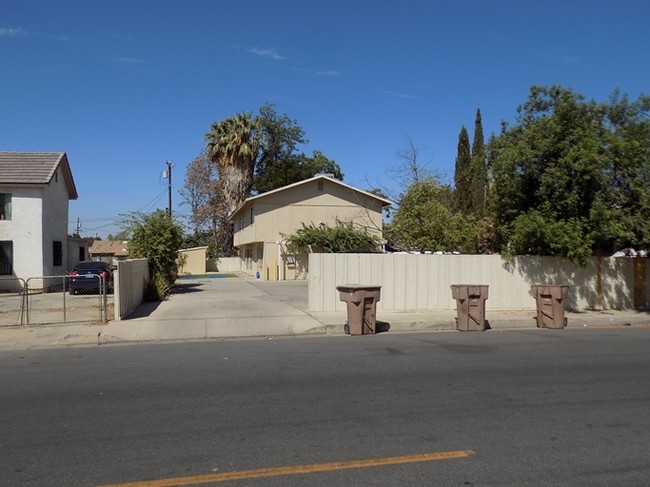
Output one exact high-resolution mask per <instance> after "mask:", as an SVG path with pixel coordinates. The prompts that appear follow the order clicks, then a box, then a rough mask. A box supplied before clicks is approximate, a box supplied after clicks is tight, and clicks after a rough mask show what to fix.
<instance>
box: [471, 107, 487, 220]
mask: <svg viewBox="0 0 650 487" xmlns="http://www.w3.org/2000/svg"><path fill="white" fill-rule="evenodd" d="M471 158H472V160H471V164H470V172H471V173H470V177H469V179H470V181H471V194H472V203H471V205H470V210H471V211H472V213H482V212H483V211H484V210H485V207H486V201H487V187H488V177H487V166H486V161H485V139H484V137H483V121H482V119H481V109H480V108H479V109H477V110H476V120H475V121H474V140H473V141H472V155H471Z"/></svg>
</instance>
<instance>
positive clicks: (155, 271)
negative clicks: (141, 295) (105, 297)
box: [121, 210, 183, 298]
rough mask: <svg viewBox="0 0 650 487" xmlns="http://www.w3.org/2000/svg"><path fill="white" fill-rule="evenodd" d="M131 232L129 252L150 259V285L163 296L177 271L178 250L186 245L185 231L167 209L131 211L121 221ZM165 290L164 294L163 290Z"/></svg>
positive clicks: (159, 295)
mask: <svg viewBox="0 0 650 487" xmlns="http://www.w3.org/2000/svg"><path fill="white" fill-rule="evenodd" d="M121 225H122V226H123V227H124V228H125V230H126V231H127V232H128V233H129V234H130V235H131V239H130V240H129V254H130V255H131V256H132V257H135V258H144V259H147V261H148V262H149V271H150V273H151V281H152V284H151V286H152V287H153V288H154V289H155V290H157V291H158V297H160V298H164V295H165V294H166V292H167V290H169V288H171V286H172V285H173V284H174V281H175V280H176V277H177V275H178V250H179V249H180V248H182V245H183V232H182V229H181V227H180V225H178V224H177V223H175V222H174V221H173V219H172V218H171V217H170V216H169V215H168V214H167V213H166V212H164V211H160V210H158V211H155V212H153V213H149V214H142V213H132V214H130V215H129V216H127V217H126V219H125V220H123V221H122V222H121ZM160 291H164V292H165V293H164V294H160Z"/></svg>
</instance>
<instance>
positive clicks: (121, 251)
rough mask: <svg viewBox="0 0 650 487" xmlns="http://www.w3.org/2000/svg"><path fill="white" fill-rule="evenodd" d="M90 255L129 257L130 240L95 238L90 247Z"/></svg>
mask: <svg viewBox="0 0 650 487" xmlns="http://www.w3.org/2000/svg"><path fill="white" fill-rule="evenodd" d="M88 253H89V254H90V255H113V256H115V257H128V255H129V242H128V241H127V240H95V241H94V242H93V243H92V245H91V246H90V247H88Z"/></svg>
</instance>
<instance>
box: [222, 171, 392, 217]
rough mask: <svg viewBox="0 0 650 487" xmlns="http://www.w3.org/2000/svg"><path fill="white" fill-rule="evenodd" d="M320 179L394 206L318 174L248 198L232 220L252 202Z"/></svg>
mask: <svg viewBox="0 0 650 487" xmlns="http://www.w3.org/2000/svg"><path fill="white" fill-rule="evenodd" d="M319 179H325V180H327V181H328V182H332V183H335V184H338V185H339V186H342V187H344V188H347V189H350V190H352V191H355V192H357V193H361V194H365V195H366V196H368V197H370V198H374V199H376V200H377V201H381V204H382V206H390V205H392V204H393V203H392V202H391V201H390V200H387V199H386V198H382V197H381V196H377V195H376V194H372V193H369V192H368V191H364V190H362V189H359V188H355V187H354V186H350V185H349V184H345V183H344V182H342V181H339V180H338V179H334V178H333V177H331V175H328V174H316V176H314V177H312V178H309V179H303V180H302V181H298V182H297V183H293V184H288V185H286V186H282V187H281V188H276V189H273V190H271V191H267V192H266V193H261V194H258V195H256V196H251V197H250V198H246V200H245V201H244V202H243V203H242V204H241V205H240V206H239V207H238V208H237V209H236V210H235V211H234V212H233V213H232V215H231V218H232V216H234V215H236V214H237V213H238V212H239V210H241V209H242V208H243V207H244V206H246V205H247V204H248V203H250V202H251V201H255V200H257V199H260V198H264V197H266V196H268V195H270V194H274V193H279V192H281V191H286V190H288V189H291V188H295V187H297V186H302V185H303V184H309V183H311V182H312V181H317V180H319Z"/></svg>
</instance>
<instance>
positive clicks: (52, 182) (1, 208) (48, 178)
mask: <svg viewBox="0 0 650 487" xmlns="http://www.w3.org/2000/svg"><path fill="white" fill-rule="evenodd" d="M73 199H77V189H76V187H75V184H74V180H73V178H72V172H71V170H70V164H69V163H68V157H67V155H66V154H65V153H64V152H0V277H1V276H13V277H19V278H23V279H26V278H29V277H37V276H52V275H59V274H63V273H65V272H66V271H67V270H68V262H67V261H68V202H69V200H73Z"/></svg>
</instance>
